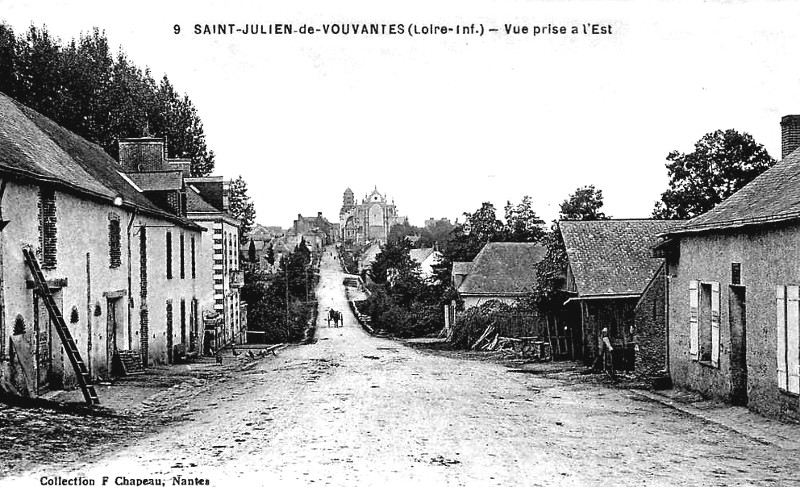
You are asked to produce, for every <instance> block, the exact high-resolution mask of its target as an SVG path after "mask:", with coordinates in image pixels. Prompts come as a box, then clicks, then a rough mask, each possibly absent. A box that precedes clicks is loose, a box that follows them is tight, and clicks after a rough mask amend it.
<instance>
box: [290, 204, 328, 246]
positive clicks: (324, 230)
mask: <svg viewBox="0 0 800 487" xmlns="http://www.w3.org/2000/svg"><path fill="white" fill-rule="evenodd" d="M292 231H293V233H294V234H295V235H297V236H298V237H305V238H306V240H307V241H309V242H316V241H317V240H318V241H319V245H315V246H318V247H319V248H322V247H323V246H325V245H330V244H332V243H333V242H335V241H336V238H337V237H338V234H337V233H338V227H334V226H333V225H332V224H331V223H330V222H329V221H328V219H327V218H325V217H324V216H322V212H321V211H320V212H317V216H315V217H310V216H303V215H301V214H299V213H298V214H297V219H296V220H294V221H293V222H292Z"/></svg>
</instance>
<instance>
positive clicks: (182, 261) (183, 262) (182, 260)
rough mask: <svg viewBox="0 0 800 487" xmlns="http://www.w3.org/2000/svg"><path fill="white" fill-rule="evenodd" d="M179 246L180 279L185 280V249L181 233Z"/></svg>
mask: <svg viewBox="0 0 800 487" xmlns="http://www.w3.org/2000/svg"><path fill="white" fill-rule="evenodd" d="M180 246H181V279H186V258H185V257H184V254H185V251H184V249H185V248H186V245H185V238H184V236H183V234H182V233H181V236H180Z"/></svg>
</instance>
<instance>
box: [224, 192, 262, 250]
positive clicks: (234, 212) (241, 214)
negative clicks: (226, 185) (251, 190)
mask: <svg viewBox="0 0 800 487" xmlns="http://www.w3.org/2000/svg"><path fill="white" fill-rule="evenodd" d="M228 213H230V214H231V216H233V217H234V218H236V219H237V220H239V222H241V224H242V227H241V229H240V235H241V238H240V240H241V241H247V240H249V239H250V230H252V228H253V224H254V223H255V221H256V208H255V205H254V204H253V202H252V201H250V196H249V195H248V194H247V183H246V182H245V180H244V179H242V177H241V176H239V177H238V178H236V179H234V180H233V181H231V185H230V192H229V194H228Z"/></svg>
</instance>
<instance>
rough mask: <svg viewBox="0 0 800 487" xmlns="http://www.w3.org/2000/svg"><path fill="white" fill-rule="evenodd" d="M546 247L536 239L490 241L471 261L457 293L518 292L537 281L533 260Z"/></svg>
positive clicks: (502, 293) (528, 287)
mask: <svg viewBox="0 0 800 487" xmlns="http://www.w3.org/2000/svg"><path fill="white" fill-rule="evenodd" d="M546 250H547V249H546V248H545V247H544V246H542V245H539V244H535V243H527V242H525V243H516V242H513V243H512V242H490V243H487V244H486V245H485V246H484V247H483V249H481V251H480V252H478V255H477V256H475V259H474V260H473V261H472V264H473V265H472V272H470V273H469V274H468V275H467V277H466V279H464V282H462V283H461V286H459V288H458V292H459V293H460V294H467V295H469V294H489V295H518V294H521V293H524V292H526V291H529V290H531V289H532V288H533V285H534V284H535V282H536V264H537V263H538V262H539V261H541V260H542V257H544V254H545V252H546Z"/></svg>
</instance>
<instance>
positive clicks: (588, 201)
mask: <svg viewBox="0 0 800 487" xmlns="http://www.w3.org/2000/svg"><path fill="white" fill-rule="evenodd" d="M602 207H603V191H602V190H600V189H596V188H595V187H594V186H593V185H589V186H584V187H582V188H578V189H576V190H575V192H574V193H572V194H571V195H569V197H568V198H567V199H566V200H564V201H563V202H562V203H561V205H560V208H561V211H560V213H559V217H560V218H561V219H562V220H608V219H609V217H607V216H606V215H605V213H603V212H602V211H600V208H602Z"/></svg>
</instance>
